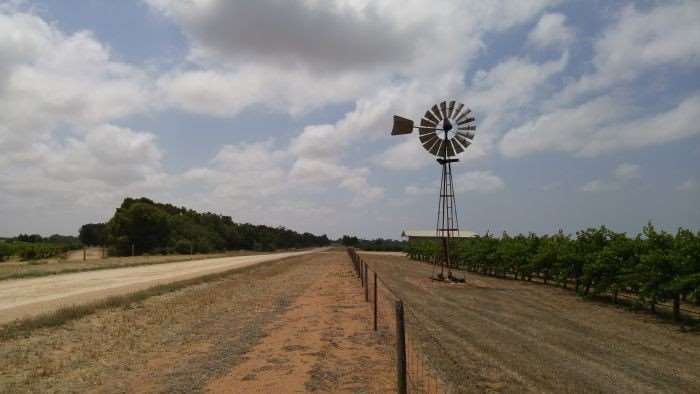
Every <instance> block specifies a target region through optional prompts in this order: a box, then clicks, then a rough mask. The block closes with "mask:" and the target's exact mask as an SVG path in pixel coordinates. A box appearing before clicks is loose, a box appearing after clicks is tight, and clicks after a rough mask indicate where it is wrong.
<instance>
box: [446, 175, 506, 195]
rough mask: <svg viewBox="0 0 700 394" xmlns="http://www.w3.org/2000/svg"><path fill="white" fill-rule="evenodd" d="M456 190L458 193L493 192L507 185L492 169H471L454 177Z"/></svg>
mask: <svg viewBox="0 0 700 394" xmlns="http://www.w3.org/2000/svg"><path fill="white" fill-rule="evenodd" d="M454 184H455V191H457V192H458V193H466V192H478V193H493V192H498V191H501V190H503V189H505V187H506V185H505V183H504V182H503V179H501V178H500V177H499V176H498V175H495V174H493V173H492V172H491V171H470V172H465V173H463V174H459V175H457V176H455V177H454Z"/></svg>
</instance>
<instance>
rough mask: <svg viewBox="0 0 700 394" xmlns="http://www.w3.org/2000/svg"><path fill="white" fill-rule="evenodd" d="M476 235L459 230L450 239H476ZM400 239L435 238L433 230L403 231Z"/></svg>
mask: <svg viewBox="0 0 700 394" xmlns="http://www.w3.org/2000/svg"><path fill="white" fill-rule="evenodd" d="M477 235H479V234H477V233H475V232H473V231H469V230H459V231H458V232H457V234H454V235H452V238H472V237H476V236H477ZM401 236H402V237H411V238H436V237H437V235H436V231H435V230H404V231H402V232H401Z"/></svg>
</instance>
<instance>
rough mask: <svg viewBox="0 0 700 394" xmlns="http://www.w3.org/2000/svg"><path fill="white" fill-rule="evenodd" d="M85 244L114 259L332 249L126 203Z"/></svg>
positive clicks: (322, 241) (85, 236) (88, 228)
mask: <svg viewBox="0 0 700 394" xmlns="http://www.w3.org/2000/svg"><path fill="white" fill-rule="evenodd" d="M79 238H80V240H81V241H82V243H83V244H85V245H99V246H107V247H108V249H109V253H110V254H111V255H118V256H124V255H130V254H132V253H134V254H145V253H148V254H161V253H173V252H176V253H181V254H188V253H210V252H217V251H226V250H238V249H248V250H259V251H271V250H276V249H287V248H303V247H311V246H325V245H328V244H330V240H329V239H328V237H327V236H326V235H321V236H317V235H314V234H311V233H308V232H306V233H298V232H296V231H294V230H290V229H288V228H285V227H270V226H265V225H254V224H250V223H236V222H234V221H233V219H232V218H231V217H230V216H224V215H218V214H214V213H210V212H206V213H200V212H197V211H194V210H192V209H188V208H185V207H176V206H174V205H171V204H163V203H158V202H154V201H152V200H150V199H147V198H137V199H134V198H126V199H124V201H123V202H122V204H121V206H120V207H119V208H117V209H116V211H115V213H114V216H113V217H112V218H111V219H110V220H109V221H107V222H106V223H89V224H85V225H83V226H82V227H81V228H80V235H79Z"/></svg>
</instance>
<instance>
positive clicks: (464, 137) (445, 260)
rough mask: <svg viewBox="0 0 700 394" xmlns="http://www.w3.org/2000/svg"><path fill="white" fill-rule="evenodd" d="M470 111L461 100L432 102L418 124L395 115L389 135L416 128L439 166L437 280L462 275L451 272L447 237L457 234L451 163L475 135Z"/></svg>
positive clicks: (456, 279) (453, 279)
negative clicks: (415, 124) (440, 171)
mask: <svg viewBox="0 0 700 394" xmlns="http://www.w3.org/2000/svg"><path fill="white" fill-rule="evenodd" d="M471 113H472V112H471V110H470V109H469V108H466V107H465V106H464V104H462V103H458V102H456V101H454V100H452V101H449V102H447V101H443V102H441V103H440V104H435V105H433V106H432V108H430V109H429V110H427V111H425V115H424V116H423V118H422V119H421V121H420V126H414V123H413V120H411V119H407V118H404V117H401V116H397V115H394V127H393V129H392V130H391V135H402V134H411V133H412V132H413V129H418V130H419V135H418V138H419V139H420V142H421V145H423V148H425V150H426V151H428V152H429V153H430V154H431V155H433V156H436V157H437V162H438V163H439V164H440V166H441V167H442V178H441V181H440V198H439V200H438V214H437V224H436V226H435V236H436V238H438V239H439V240H440V244H441V253H440V254H439V255H438V259H437V261H435V266H439V267H440V273H439V274H438V275H437V276H436V275H433V278H434V279H437V280H445V279H447V280H452V281H459V282H463V281H464V278H456V277H454V276H453V275H452V268H454V266H453V264H452V262H451V261H450V250H449V248H450V239H452V238H454V237H455V236H459V220H458V218H457V203H456V201H455V194H454V183H453V182H452V163H456V162H458V161H459V159H458V158H457V155H458V154H460V153H462V152H464V150H465V149H467V148H468V147H469V145H471V143H472V140H473V139H474V131H475V130H476V126H475V124H474V117H473V116H472V115H471ZM445 271H447V277H445Z"/></svg>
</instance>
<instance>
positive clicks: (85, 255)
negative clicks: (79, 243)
mask: <svg viewBox="0 0 700 394" xmlns="http://www.w3.org/2000/svg"><path fill="white" fill-rule="evenodd" d="M85 260H87V250H86V249H85V247H84V246H83V261H85Z"/></svg>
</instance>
